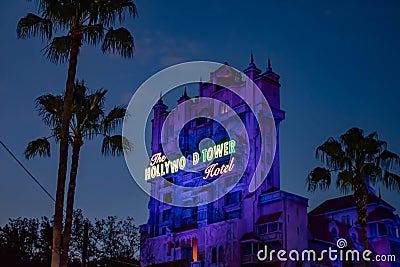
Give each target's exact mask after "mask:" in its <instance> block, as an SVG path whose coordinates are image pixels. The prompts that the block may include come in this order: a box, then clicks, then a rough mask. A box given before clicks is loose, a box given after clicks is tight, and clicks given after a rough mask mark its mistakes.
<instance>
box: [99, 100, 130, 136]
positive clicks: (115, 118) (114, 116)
mask: <svg viewBox="0 0 400 267" xmlns="http://www.w3.org/2000/svg"><path fill="white" fill-rule="evenodd" d="M125 114H126V107H125V106H117V107H114V108H113V109H112V110H111V111H110V112H109V113H108V114H107V116H106V117H105V118H104V120H103V123H102V124H103V128H104V132H105V133H110V132H111V131H114V130H115V129H116V128H117V127H118V126H119V125H120V124H121V123H122V122H123V120H124V117H125Z"/></svg>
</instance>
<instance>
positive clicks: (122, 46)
mask: <svg viewBox="0 0 400 267" xmlns="http://www.w3.org/2000/svg"><path fill="white" fill-rule="evenodd" d="M134 49H135V46H134V42H133V36H132V35H131V33H130V32H129V31H128V30H127V29H125V28H123V27H121V28H118V29H113V28H109V29H108V31H107V34H106V35H105V37H104V40H103V45H102V47H101V50H102V51H103V53H113V54H117V55H121V56H122V57H126V58H130V57H132V56H133V51H134Z"/></svg>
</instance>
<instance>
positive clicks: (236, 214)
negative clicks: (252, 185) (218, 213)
mask: <svg viewBox="0 0 400 267" xmlns="http://www.w3.org/2000/svg"><path fill="white" fill-rule="evenodd" d="M227 217H228V219H236V218H240V210H236V211H231V212H228V216H227Z"/></svg>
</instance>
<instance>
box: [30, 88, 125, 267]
mask: <svg viewBox="0 0 400 267" xmlns="http://www.w3.org/2000/svg"><path fill="white" fill-rule="evenodd" d="M87 91H88V89H87V88H86V86H85V84H84V82H83V81H82V82H76V83H75V86H74V94H73V98H72V109H71V111H72V117H71V119H70V121H69V133H68V134H69V138H68V139H69V144H70V145H71V147H72V161H71V169H70V177H69V187H68V193H67V208H66V218H65V223H64V231H63V242H62V249H61V266H66V265H67V264H68V251H69V242H70V237H71V226H72V214H73V210H74V208H73V207H74V196H75V186H76V177H77V173H78V163H79V155H80V152H81V147H82V146H83V144H84V141H85V140H91V139H92V138H94V137H97V136H99V135H100V136H103V144H102V148H101V152H102V154H104V155H110V154H111V155H113V156H114V155H122V154H123V149H129V147H130V146H129V144H128V142H127V141H123V140H125V139H123V137H122V136H121V135H111V133H112V132H113V131H114V130H115V129H116V127H117V126H118V125H120V124H121V123H122V120H123V118H124V116H125V111H126V110H125V108H124V107H115V108H113V109H112V110H111V111H110V112H109V113H108V114H107V115H105V114H104V99H105V94H106V93H107V90H98V91H96V92H94V93H91V94H88V92H87ZM63 103H64V98H63V96H61V95H60V96H55V95H52V94H47V95H43V96H40V97H38V98H37V99H36V106H37V110H38V111H39V115H40V116H41V117H42V120H43V122H44V123H45V124H46V125H47V126H49V127H51V129H52V135H51V136H50V137H44V138H39V139H37V140H34V141H32V142H30V143H29V144H28V146H27V148H26V150H25V157H26V158H27V159H29V158H32V157H34V156H37V155H38V156H43V157H48V156H50V142H49V139H51V138H52V139H54V140H55V141H56V142H59V141H60V134H61V121H62V113H63Z"/></svg>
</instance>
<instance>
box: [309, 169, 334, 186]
mask: <svg viewBox="0 0 400 267" xmlns="http://www.w3.org/2000/svg"><path fill="white" fill-rule="evenodd" d="M306 181H307V189H308V191H316V190H317V189H320V190H327V189H328V188H329V187H330V185H331V172H330V171H329V170H328V169H326V168H322V167H316V168H314V169H313V170H312V171H311V172H310V174H309V175H308V177H307V180H306Z"/></svg>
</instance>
